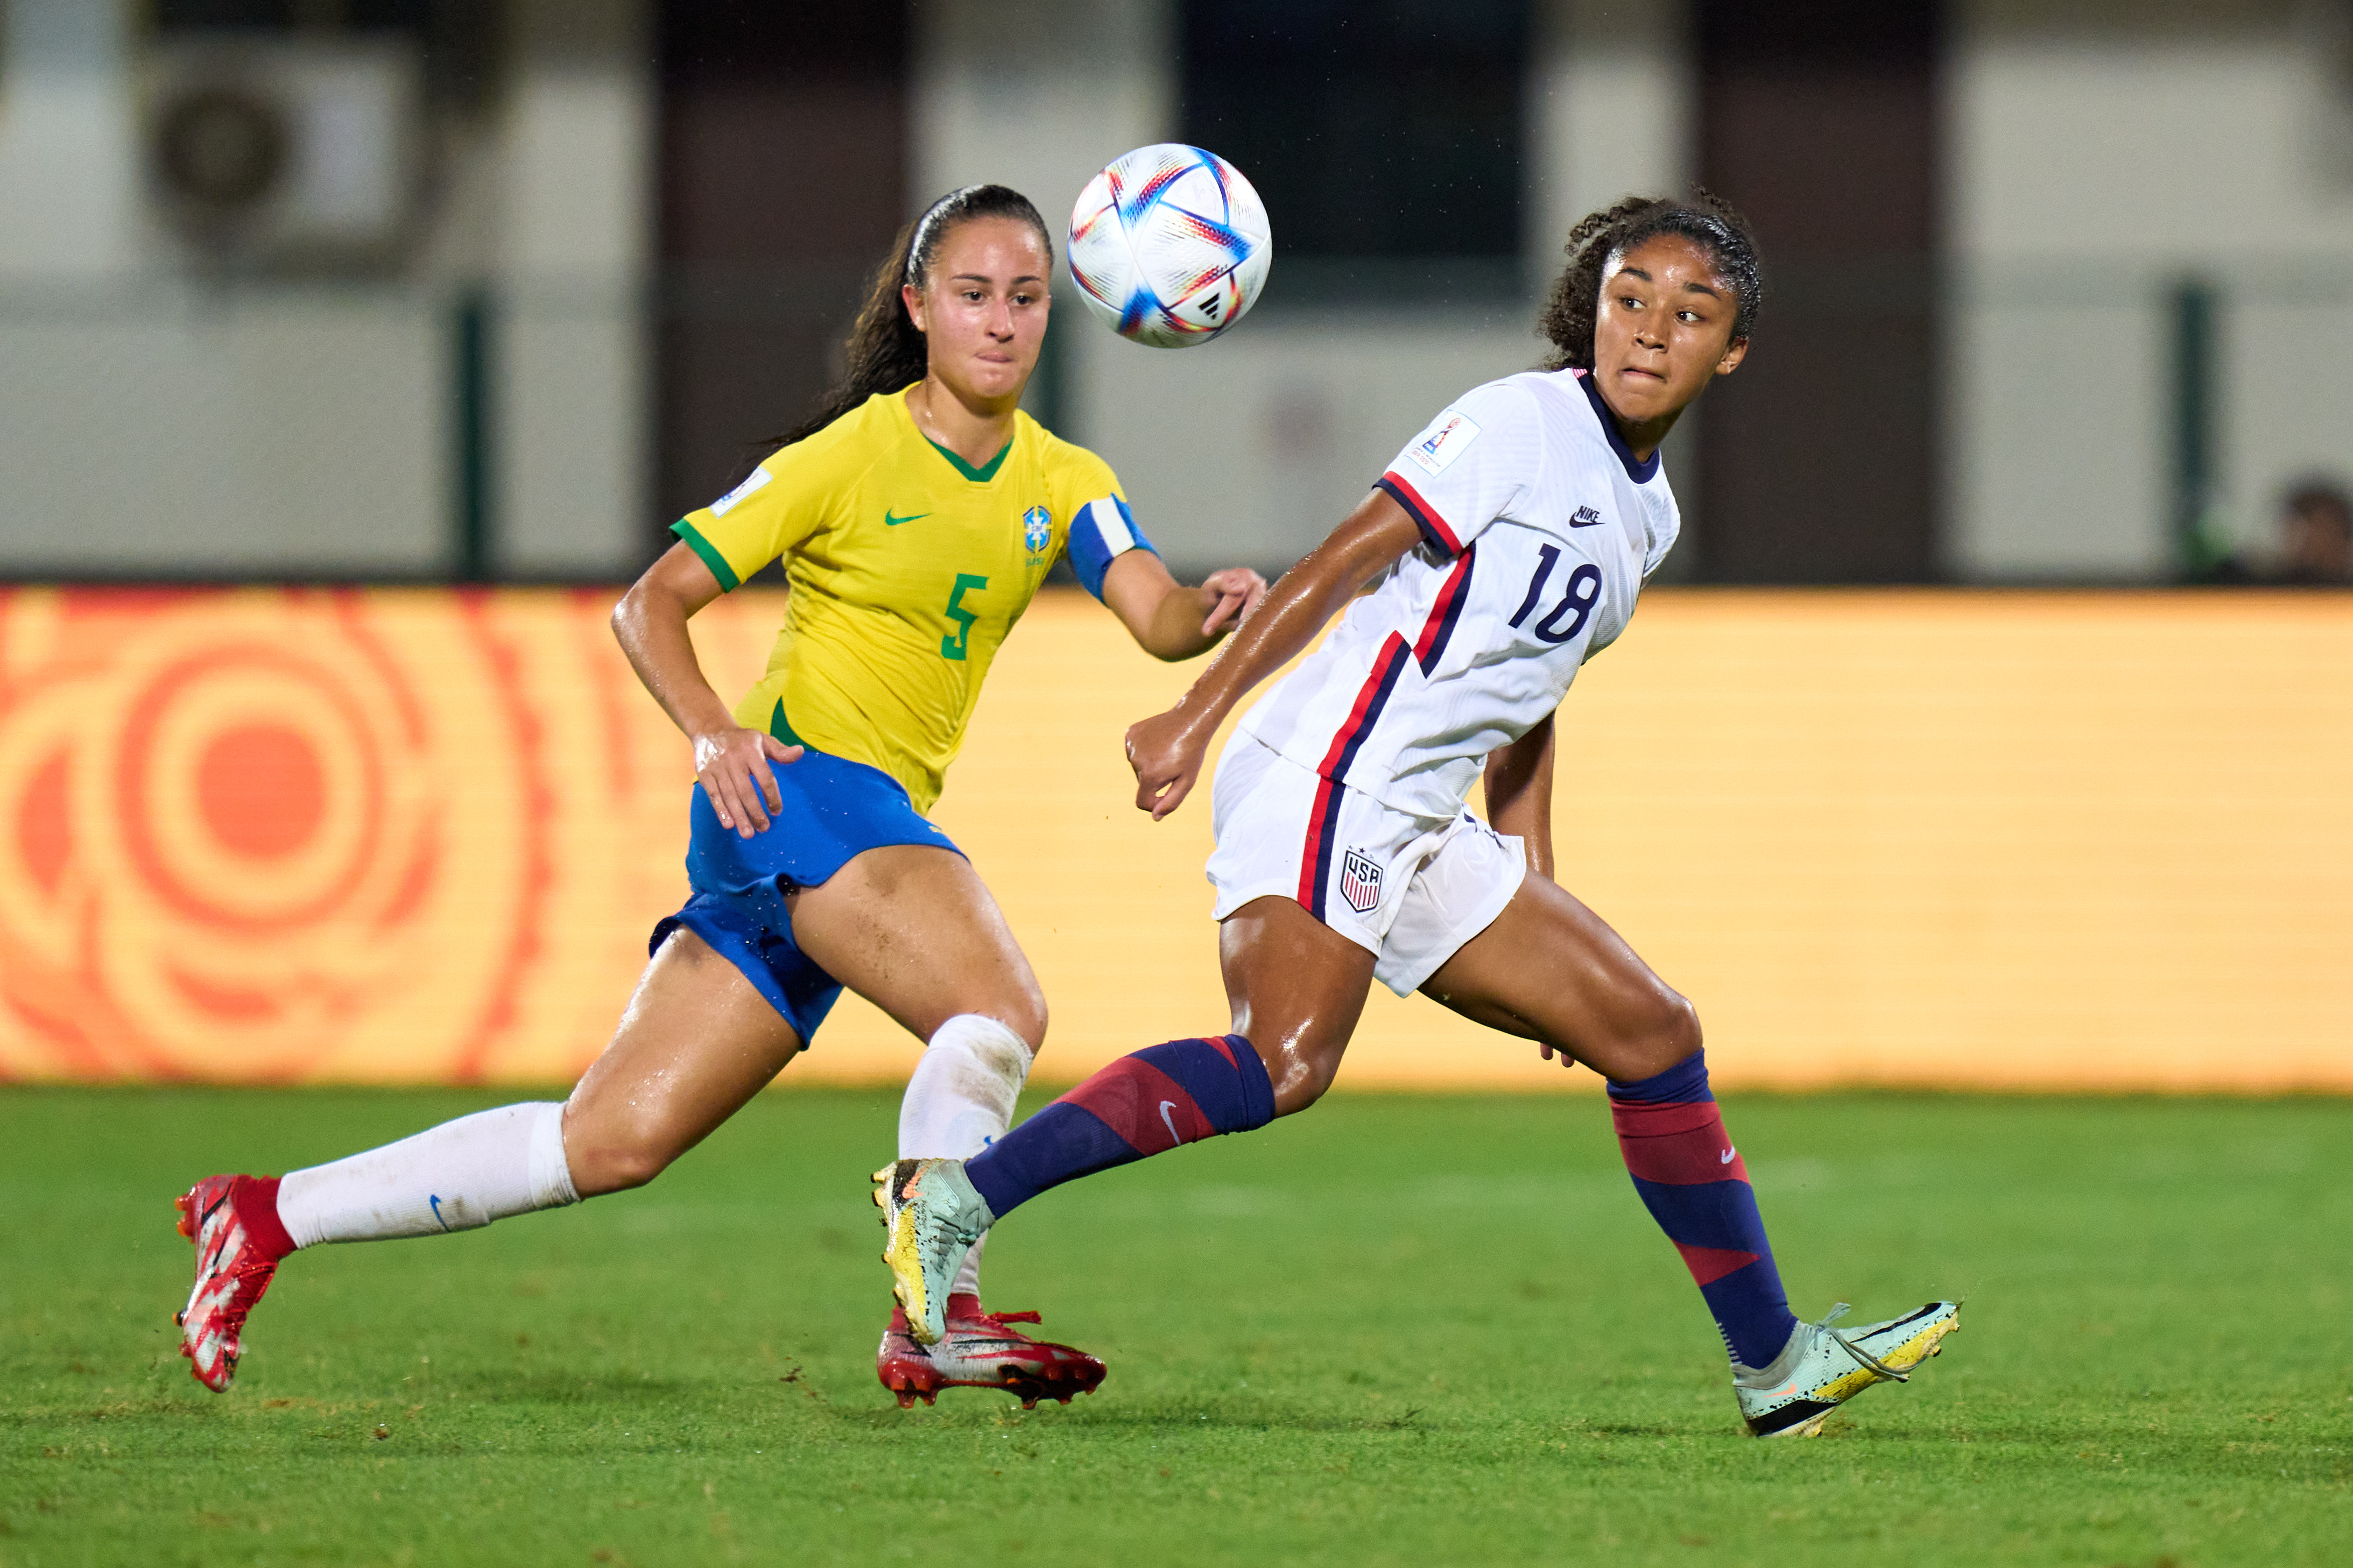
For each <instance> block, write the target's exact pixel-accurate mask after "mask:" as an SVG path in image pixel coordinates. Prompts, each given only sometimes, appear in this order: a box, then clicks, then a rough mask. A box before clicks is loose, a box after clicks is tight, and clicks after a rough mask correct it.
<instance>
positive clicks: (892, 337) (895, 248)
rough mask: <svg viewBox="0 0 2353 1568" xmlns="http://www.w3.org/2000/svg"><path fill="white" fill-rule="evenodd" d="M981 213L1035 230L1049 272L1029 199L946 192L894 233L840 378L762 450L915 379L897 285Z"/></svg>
mask: <svg viewBox="0 0 2353 1568" xmlns="http://www.w3.org/2000/svg"><path fill="white" fill-rule="evenodd" d="M984 217H1009V218H1012V219H1013V220H1014V221H1016V222H1017V223H1026V224H1028V225H1029V226H1030V227H1031V228H1033V229H1036V230H1037V231H1038V238H1039V241H1040V242H1041V243H1042V244H1043V245H1044V246H1045V247H1046V269H1047V270H1048V271H1049V272H1051V271H1052V270H1053V268H1054V237H1053V236H1052V235H1051V234H1050V233H1049V232H1047V228H1046V220H1045V219H1044V218H1043V217H1040V216H1039V214H1038V209H1037V208H1036V207H1035V206H1034V205H1031V204H1030V201H1029V197H1027V196H1025V195H1022V194H1021V193H1020V192H1018V191H1016V190H1011V189H1008V188H1007V187H1006V186H1004V185H966V186H965V187H964V189H962V190H960V191H950V192H949V193H948V194H947V195H944V196H942V197H941V198H940V199H939V200H938V201H935V202H934V203H933V204H932V205H930V206H929V207H926V208H925V209H924V210H923V216H921V217H919V218H917V219H915V221H914V222H913V223H911V224H909V225H908V226H906V227H904V228H902V229H901V230H900V231H899V237H898V239H897V240H896V241H894V242H893V243H892V247H891V255H890V257H889V258H887V259H886V260H884V262H883V263H882V265H881V268H879V269H877V270H876V272H875V274H874V279H873V281H872V282H871V283H870V284H869V285H868V286H867V290H866V306H865V308H864V309H863V310H860V311H859V312H858V321H857V324H856V325H854V326H852V327H851V328H850V329H849V342H848V343H847V344H845V345H844V348H845V350H846V353H845V354H844V356H843V357H844V359H845V360H846V361H847V363H846V365H845V367H844V369H843V372H842V376H841V379H840V380H839V381H838V382H836V383H835V384H833V386H832V387H831V388H830V389H829V390H828V392H827V393H826V395H824V396H823V397H822V398H820V399H818V405H817V406H816V408H814V409H813V410H811V411H810V413H809V416H808V417H807V418H806V419H804V420H802V421H801V422H800V423H799V424H798V425H797V426H794V427H793V428H792V429H791V430H789V431H787V432H786V434H784V435H782V436H779V437H776V439H775V440H774V441H771V442H769V443H767V446H768V447H789V446H790V445H792V444H793V443H794V442H795V441H798V440H801V439H804V438H805V437H810V436H814V435H816V434H817V433H818V431H820V430H822V429H824V428H825V427H826V426H828V425H830V424H832V423H833V422H834V421H835V420H837V419H839V418H840V417H841V416H843V415H845V414H847V413H849V411H850V410H851V409H853V408H856V407H857V406H858V405H860V404H862V403H864V402H865V401H866V400H867V399H868V398H870V397H871V396H873V395H875V394H876V393H878V392H896V391H898V390H899V389H900V388H901V387H902V386H912V385H913V384H915V383H916V382H919V381H921V380H923V373H924V371H925V370H926V369H927V368H929V363H930V362H929V360H928V358H927V357H926V350H925V348H924V346H923V333H921V332H919V331H916V330H915V323H914V322H913V321H909V320H908V319H907V307H906V304H905V303H904V301H902V300H901V299H900V298H899V289H900V288H901V286H902V285H904V284H913V286H914V287H916V288H918V289H921V288H922V287H923V279H925V278H926V277H927V276H929V275H930V272H931V269H932V258H934V257H935V256H937V255H938V254H939V249H940V242H941V241H942V240H944V239H945V238H946V237H948V234H949V231H951V230H952V229H954V228H955V226H957V225H959V224H963V223H967V222H970V221H971V220H972V219H974V218H984Z"/></svg>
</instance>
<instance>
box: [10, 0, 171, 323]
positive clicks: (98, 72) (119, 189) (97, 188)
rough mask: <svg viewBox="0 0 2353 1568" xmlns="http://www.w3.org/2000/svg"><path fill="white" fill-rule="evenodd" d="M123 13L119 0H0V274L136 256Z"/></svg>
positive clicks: (133, 261) (125, 264)
mask: <svg viewBox="0 0 2353 1568" xmlns="http://www.w3.org/2000/svg"><path fill="white" fill-rule="evenodd" d="M127 11H128V7H127V6H126V5H123V4H121V0H8V3H7V4H6V5H0V276H9V275H14V276H16V277H20V278H21V277H50V278H55V277H60V276H66V277H70V276H75V275H80V276H88V275H90V274H106V273H120V272H125V271H130V270H132V269H134V268H136V267H137V265H138V260H139V226H138V223H139V220H138V205H139V185H138V182H139V160H138V153H137V132H136V131H135V128H134V122H133V118H132V93H131V85H132V84H131V68H130V60H129V57H128V50H129V47H130V46H129V38H128V37H127V35H128V32H129V16H128V15H127Z"/></svg>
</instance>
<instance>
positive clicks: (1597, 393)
mask: <svg viewBox="0 0 2353 1568" xmlns="http://www.w3.org/2000/svg"><path fill="white" fill-rule="evenodd" d="M1572 374H1576V376H1577V385H1579V386H1581V387H1583V388H1584V389H1585V395H1586V398H1587V400H1588V401H1589V402H1590V403H1591V404H1592V405H1593V416H1594V417H1595V418H1597V419H1599V420H1600V421H1601V433H1602V434H1603V435H1604V436H1607V437H1609V449H1610V450H1611V451H1613V452H1615V453H1617V454H1618V460H1619V461H1620V463H1622V464H1624V465H1625V467H1626V477H1627V478H1628V479H1631V480H1633V481H1634V482H1635V483H1636V484H1638V485H1647V484H1649V483H1650V482H1651V480H1652V479H1656V478H1657V477H1658V473H1659V450H1658V448H1657V447H1651V455H1650V457H1649V458H1647V459H1645V460H1644V461H1641V462H1637V461H1635V460H1634V449H1633V448H1632V447H1629V446H1628V445H1626V437H1623V436H1620V434H1619V433H1618V421H1617V419H1616V417H1615V416H1612V415H1611V414H1610V412H1609V404H1608V403H1607V402H1605V401H1604V400H1603V399H1602V396H1601V389H1600V388H1599V387H1598V386H1596V385H1594V384H1593V373H1592V372H1591V371H1589V370H1588V371H1582V372H1575V373H1572Z"/></svg>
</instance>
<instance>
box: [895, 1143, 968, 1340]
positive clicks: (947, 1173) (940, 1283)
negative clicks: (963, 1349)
mask: <svg viewBox="0 0 2353 1568" xmlns="http://www.w3.org/2000/svg"><path fill="white" fill-rule="evenodd" d="M874 1206H875V1207H876V1208H879V1209H881V1211H882V1236H883V1240H882V1261H883V1262H885V1263H887V1264H889V1265H890V1266H891V1276H892V1279H891V1294H892V1295H893V1296H895V1297H897V1298H898V1299H899V1306H900V1308H901V1310H903V1311H904V1312H905V1313H906V1314H907V1332H908V1334H909V1335H910V1336H911V1337H912V1338H913V1340H914V1341H915V1342H916V1343H918V1344H925V1345H935V1344H937V1343H939V1342H940V1336H941V1335H943V1334H944V1333H946V1332H947V1310H948V1287H949V1285H950V1284H951V1283H953V1282H954V1281H955V1272H956V1267H957V1265H959V1264H961V1263H962V1262H963V1261H964V1255H965V1253H966V1252H968V1251H970V1250H971V1249H972V1244H973V1243H974V1242H976V1241H977V1240H979V1239H980V1233H981V1232H982V1231H984V1230H987V1228H988V1227H989V1226H990V1225H991V1224H993V1223H994V1222H995V1221H996V1218H997V1216H996V1215H993V1214H991V1213H989V1212H988V1205H987V1203H986V1202H984V1201H983V1200H982V1198H981V1195H980V1194H978V1193H976V1192H975V1191H973V1187H972V1183H971V1182H970V1181H968V1180H966V1179H965V1173H964V1162H963V1161H962V1160H898V1161H894V1162H892V1163H890V1164H888V1165H885V1166H883V1167H882V1168H881V1170H879V1171H877V1172H875V1173H874Z"/></svg>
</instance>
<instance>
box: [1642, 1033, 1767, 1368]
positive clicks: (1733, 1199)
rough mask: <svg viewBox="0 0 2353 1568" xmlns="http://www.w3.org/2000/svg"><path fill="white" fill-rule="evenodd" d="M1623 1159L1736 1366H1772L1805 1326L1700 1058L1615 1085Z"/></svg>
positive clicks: (1703, 1058) (1700, 1054) (1694, 1056)
mask: <svg viewBox="0 0 2353 1568" xmlns="http://www.w3.org/2000/svg"><path fill="white" fill-rule="evenodd" d="M1609 1115H1610V1119H1611V1120H1612V1121H1615V1122H1616V1123H1617V1126H1618V1148H1619V1152H1620V1153H1622V1154H1624V1155H1625V1157H1626V1169H1627V1171H1628V1172H1629V1173H1630V1174H1631V1175H1632V1176H1633V1178H1634V1190H1635V1191H1636V1192H1638V1193H1640V1194H1642V1202H1643V1204H1644V1205H1646V1206H1648V1207H1649V1209H1650V1211H1651V1218H1652V1219H1655V1220H1657V1221H1658V1222H1659V1228H1660V1229H1662V1230H1663V1231H1665V1232H1666V1233H1667V1239H1668V1240H1669V1241H1672V1242H1673V1243H1674V1244H1675V1250H1676V1251H1678V1252H1680V1253H1682V1254H1683V1263H1684V1265H1685V1266H1686V1267H1687V1268H1690V1269H1691V1274H1692V1279H1693V1280H1694V1283H1696V1284H1697V1285H1698V1286H1699V1289H1700V1294H1701V1295H1703V1296H1704V1297H1705V1298H1707V1307H1708V1310H1709V1311H1710V1312H1712V1313H1714V1314H1715V1326H1716V1330H1717V1331H1718V1332H1720V1333H1722V1334H1723V1335H1724V1342H1725V1348H1726V1349H1728V1350H1729V1351H1730V1352H1732V1359H1733V1360H1735V1361H1736V1362H1738V1363H1740V1364H1741V1365H1743V1366H1750V1367H1758V1366H1769V1365H1771V1364H1772V1363H1773V1358H1774V1357H1775V1356H1778V1355H1779V1354H1780V1353H1781V1349H1782V1347H1783V1346H1784V1345H1786V1344H1788V1342H1789V1333H1790V1331H1791V1330H1793V1329H1795V1328H1796V1327H1797V1326H1798V1320H1797V1318H1796V1317H1795V1316H1794V1315H1793V1314H1792V1313H1791V1312H1790V1310H1789V1299H1788V1293H1787V1292H1786V1291H1784V1290H1783V1289H1781V1275H1780V1272H1779V1270H1778V1269H1777V1268H1774V1267H1773V1248H1772V1247H1771V1246H1770V1245H1768V1244H1767V1241H1766V1239H1765V1221H1764V1218H1763V1216H1762V1215H1759V1214H1758V1213H1757V1193H1756V1190H1755V1189H1754V1188H1752V1187H1751V1186H1750V1185H1749V1184H1748V1166H1747V1164H1746V1162H1745V1161H1743V1160H1742V1159H1741V1158H1740V1153H1739V1151H1737V1150H1736V1149H1735V1148H1734V1147H1733V1146H1732V1141H1731V1140H1730V1139H1729V1138H1727V1137H1726V1136H1725V1131H1724V1119H1723V1117H1722V1116H1721V1115H1720V1114H1718V1112H1717V1110H1716V1107H1715V1095H1714V1094H1713V1093H1712V1092H1710V1091H1709V1089H1708V1087H1707V1054H1706V1053H1705V1052H1704V1051H1694V1052H1693V1053H1692V1054H1691V1055H1690V1056H1688V1057H1686V1058H1683V1060H1682V1061H1680V1062H1677V1063H1676V1064H1675V1065H1674V1066H1673V1067H1671V1068H1668V1069H1667V1070H1666V1071H1664V1072H1662V1073H1661V1074H1659V1075H1658V1076H1657V1077H1656V1078H1646V1079H1642V1080H1641V1082H1639V1083H1613V1084H1611V1085H1610V1086H1609Z"/></svg>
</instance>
